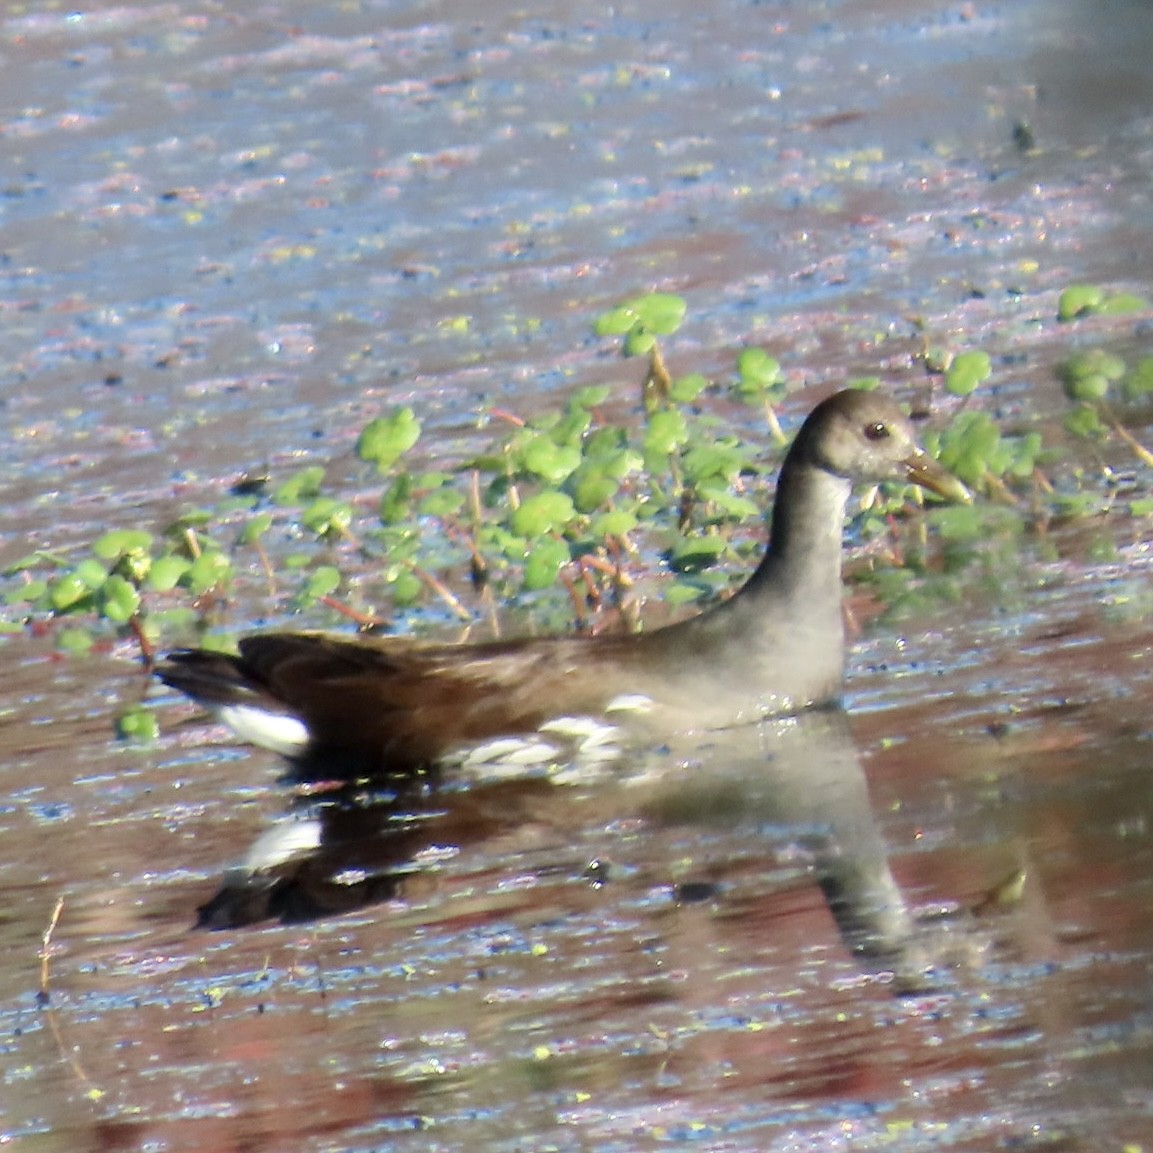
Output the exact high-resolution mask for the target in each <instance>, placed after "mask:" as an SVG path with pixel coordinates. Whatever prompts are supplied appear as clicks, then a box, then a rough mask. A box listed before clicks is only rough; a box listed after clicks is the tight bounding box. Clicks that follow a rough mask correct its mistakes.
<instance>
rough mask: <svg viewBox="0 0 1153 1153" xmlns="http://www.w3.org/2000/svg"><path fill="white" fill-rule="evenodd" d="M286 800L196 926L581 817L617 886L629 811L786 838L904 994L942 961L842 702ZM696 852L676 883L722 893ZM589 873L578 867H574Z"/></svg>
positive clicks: (847, 933)
mask: <svg viewBox="0 0 1153 1153" xmlns="http://www.w3.org/2000/svg"><path fill="white" fill-rule="evenodd" d="M339 775H340V774H339V773H334V777H335V776H339ZM290 808H291V811H290V812H289V813H288V814H286V816H285V817H284V818H282V819H281V820H279V821H277V822H276V823H275V824H273V825H272V827H271V828H270V829H269V830H268V831H267V832H266V833H264V834H263V835H262V836H260V837H259V838H258V839H257V840H256V841H255V842H254V843H253V845H252V846H251V847H250V849H249V850H248V852H247V853H246V854H245V855H244V857H243V859H242V860H240V861H239V862H238V863H237V864H236V865H234V866H233V867H232V868H230V869H229V870H228V871H227V872H226V873H225V875H224V877H223V879H222V883H221V886H220V889H219V891H218V892H217V893H216V895H215V896H214V897H213V898H212V899H211V900H210V901H208V902H207V903H206V904H205V905H203V906H202V907H201V909H200V919H199V925H200V926H201V927H205V928H211V929H226V928H229V929H234V928H239V927H241V926H246V925H252V924H257V923H260V922H263V921H267V920H270V919H272V920H277V921H280V922H282V923H296V922H303V921H310V920H315V919H318V918H323V917H329V916H334V915H339V914H343V913H348V912H351V911H353V910H356V909H361V908H364V907H366V906H371V905H374V904H379V903H382V902H387V901H390V900H393V899H395V898H398V897H403V896H404V895H405V893H406V890H407V886H408V885H409V884H410V882H412V881H413V880H414V879H415V878H417V877H420V876H422V875H427V874H428V873H430V872H432V873H435V871H436V869H437V866H438V863H440V862H442V861H443V859H444V857H445V856H446V855H449V856H460V855H465V854H468V853H469V852H470V851H471V852H479V851H483V850H484V849H485V847H486V845H490V844H492V843H493V842H495V841H496V840H497V839H500V838H506V837H509V836H511V835H514V834H515V833H516V832H517V830H518V829H523V828H525V827H526V826H530V825H531V826H532V828H533V829H534V830H536V836H537V838H538V840H539V839H540V837H541V833H540V830H542V829H543V830H546V832H545V833H544V834H543V836H544V839H545V840H546V841H549V840H550V839H551V843H553V844H565V843H566V842H569V841H571V840H572V839H573V837H572V831H573V821H574V816H576V817H577V819H579V820H580V821H581V823H582V827H583V830H584V832H585V833H586V836H584V837H583V838H582V841H583V843H587V840H588V836H587V834H588V833H589V832H590V831H591V834H592V836H593V838H594V840H595V839H596V837H597V831H598V830H600V829H603V830H604V838H605V843H604V846H603V853H601V854H598V860H597V862H596V863H595V864H594V865H593V866H591V867H590V868H588V869H586V870H584V880H585V882H586V884H587V887H588V889H589V890H590V892H591V891H593V890H597V889H606V890H608V891H609V892H611V888H612V883H613V882H612V876H613V869H612V868H611V867H610V866H609V865H607V864H606V862H609V861H613V862H619V863H621V864H627V863H628V862H627V860H626V859H624V858H622V857H620V856H618V853H617V850H618V848H619V846H615V845H614V844H612V843H611V838H612V833H611V831H610V826H616V827H618V828H619V827H620V822H622V821H625V822H627V821H629V820H636V821H641V822H643V823H644V824H645V825H647V826H648V827H649V828H651V829H653V830H661V829H668V830H673V829H678V828H679V829H686V828H697V829H704V830H709V831H714V832H720V833H724V832H725V831H734V832H742V833H745V834H748V833H750V832H751V833H752V834H753V835H754V836H755V837H761V836H763V837H764V842H765V848H764V851H765V855H766V859H771V858H772V857H774V855H775V854H776V853H777V852H778V851H779V850H780V849H781V846H782V845H783V844H791V845H793V846H795V847H798V848H799V849H800V850H802V851H803V855H804V859H805V860H806V861H807V863H808V867H807V869H806V876H808V877H809V878H811V881H810V882H809V883H815V884H816V885H818V886H819V888H820V890H821V891H822V893H823V895H824V898H825V901H826V903H827V905H828V908H829V910H830V912H831V913H832V915H833V918H834V920H835V922H836V925H837V927H838V929H839V932H840V935H841V938H842V941H843V943H844V947H845V948H846V949H847V950H848V951H849V952H850V953H851V954H852V955H853V956H854V957H855V958H856V959H857V961H858V963H859V965H860V967H861V968H862V970H863V971H865V972H867V973H872V974H879V975H882V976H883V977H884V979H886V980H891V982H892V986H893V988H894V990H895V991H898V992H916V991H920V990H923V989H926V988H931V987H934V986H935V985H936V984H937V983H938V980H939V977H940V974H941V960H942V958H941V953H940V948H939V946H940V941H939V927H938V926H934V927H932V929H926V927H925V926H922V925H919V924H918V923H917V921H916V919H915V918H914V916H913V915H912V913H911V911H910V909H909V907H908V905H907V903H906V901H905V899H904V897H903V896H902V894H901V891H900V889H899V888H898V886H897V884H896V882H895V880H894V878H893V874H892V872H891V870H890V867H889V860H888V852H887V848H886V845H885V842H884V840H883V838H882V835H881V831H880V829H879V827H878V825H877V822H876V820H875V818H874V816H873V812H872V808H871V806H870V799H869V791H868V785H867V781H866V778H865V774H864V771H863V769H862V766H861V764H860V761H859V758H858V756H857V751H856V749H855V747H854V745H853V741H852V737H851V733H850V730H849V724H848V719H847V717H846V716H845V714H844V713H843V712H841V711H840V710H838V709H828V710H810V711H808V712H806V713H804V714H801V715H798V716H795V717H784V718H771V719H766V720H763V721H760V722H757V723H751V724H747V725H738V726H734V727H732V728H727V729H723V730H717V731H711V732H709V733H708V734H707V735H705V736H703V737H700V738H695V739H694V738H692V737H689V736H682V737H679V738H677V739H676V741H675V743H673V744H670V745H668V746H665V747H663V748H662V749H660V750H659V751H658V752H648V753H643V754H642V753H638V755H637V760H636V762H635V763H634V764H633V765H631V766H630V767H629V768H628V769H622V768H620V767H619V766H618V767H615V768H614V770H613V771H612V772H611V773H609V772H606V773H602V774H601V775H600V776H599V779H596V780H594V781H592V782H587V781H586V782H579V783H578V782H573V783H557V781H556V780H555V779H554V778H552V777H550V776H549V775H547V774H544V773H534V774H530V775H527V776H521V777H514V778H512V779H497V780H484V779H473V780H463V781H462V780H461V779H460V777H459V776H458V775H454V776H451V777H449V776H448V775H447V774H446V775H445V776H444V777H442V776H441V775H440V774H438V773H425V774H419V775H415V776H407V777H404V778H400V779H397V780H393V781H388V780H383V781H374V782H373V783H372V785H371V786H368V785H364V786H352V785H344V786H342V787H340V788H339V789H336V790H333V791H331V792H323V793H320V794H319V795H310V796H305V795H299V794H298V795H294V798H293V802H292V804H291V806H290ZM722 843H723V842H722V840H721V839H720V838H717V837H713V838H708V839H705V840H703V841H702V844H705V845H707V846H710V847H713V848H715V847H716V846H718V845H720V844H722ZM706 851H707V850H706ZM624 852H625V853H626V854H627V847H626V848H625V849H624ZM695 864H696V865H697V866H699V868H700V871H701V872H700V876H701V879H700V880H699V881H694V880H689V881H687V882H685V883H683V884H681V885H680V886H679V887H678V889H677V892H678V894H679V895H682V896H683V897H684V899H686V900H692V899H694V898H697V899H699V898H700V897H702V896H710V897H714V898H715V899H717V900H718V901H720V902H722V903H723V902H724V900H725V886H724V884H723V883H722V884H721V885H719V886H713V885H712V884H710V883H708V882H707V880H706V878H707V877H708V876H711V875H712V872H713V870H714V869H716V868H720V869H722V870H723V865H724V862H723V861H710V860H700V861H698V862H695ZM581 872H582V870H581V868H580V867H579V866H578V867H574V869H573V874H574V879H580V877H581Z"/></svg>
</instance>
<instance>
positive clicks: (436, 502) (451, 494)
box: [420, 488, 464, 516]
mask: <svg viewBox="0 0 1153 1153" xmlns="http://www.w3.org/2000/svg"><path fill="white" fill-rule="evenodd" d="M462 508H464V493H462V492H457V491H456V490H455V489H451V488H439V489H436V490H435V491H434V492H430V493H429V494H428V495H427V496H426V497H425V498H424V499H423V500H422V501H421V502H420V514H421V516H455V515H456V514H457V513H459V512H460V510H461V509H462Z"/></svg>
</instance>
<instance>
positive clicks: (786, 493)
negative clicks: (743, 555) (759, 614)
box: [737, 462, 852, 634]
mask: <svg viewBox="0 0 1153 1153" xmlns="http://www.w3.org/2000/svg"><path fill="white" fill-rule="evenodd" d="M851 487H852V486H851V485H850V483H849V481H848V480H846V479H845V478H843V477H839V476H835V475H834V474H833V473H831V472H828V471H827V470H825V469H823V468H818V467H817V466H815V465H812V464H808V463H800V462H797V463H796V464H794V465H793V466H792V467H788V468H785V469H784V471H783V472H782V473H781V479H780V483H779V484H778V486H777V496H776V500H775V501H774V502H773V524H772V533H771V536H770V539H769V550H768V552H766V553H765V556H764V558H763V559H762V560H761V563H760V564H759V565H758V566H757V570H756V572H754V573H753V575H752V577H750V578H749V581H748V583H747V584H746V585H745V586H744V588H742V589H741V591H740V593H738V594H737V595H738V598H747V599H749V600H750V601H753V602H756V603H757V604H758V606H759V605H760V604H761V603H766V604H770V603H771V604H774V605H778V604H780V605H785V606H788V605H793V606H795V607H796V609H797V610H798V612H799V611H800V608H801V606H802V605H803V606H804V613H805V615H806V617H810V618H821V617H824V618H826V619H828V618H831V617H835V619H836V621H837V631H838V634H839V631H840V619H841V550H842V544H843V538H844V529H845V506H846V505H847V504H848V500H849V493H850V491H851ZM781 611H783V610H782V609H775V610H774V612H777V613H779V612H781Z"/></svg>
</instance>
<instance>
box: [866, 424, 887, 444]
mask: <svg viewBox="0 0 1153 1153" xmlns="http://www.w3.org/2000/svg"><path fill="white" fill-rule="evenodd" d="M888 435H889V426H888V425H887V424H885V422H884V421H883V420H875V421H873V423H872V424H867V425H865V439H866V440H885V439H886V438H887V437H888Z"/></svg>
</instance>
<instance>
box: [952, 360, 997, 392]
mask: <svg viewBox="0 0 1153 1153" xmlns="http://www.w3.org/2000/svg"><path fill="white" fill-rule="evenodd" d="M992 371H993V366H992V364H990V362H989V354H988V353H987V352H982V351H981V350H980V349H977V350H974V351H972V352H962V353H960V354H958V355H957V356H955V357H954V358H953V363H952V364H950V365H949V371H948V372H947V373H946V374H945V388H946V389H948V391H949V392H950V393H951V394H952V395H953V396H969V395H970V394H971V393H973V392H974V391H976V388H977V385H979V384H980V383H981V382H982V381H984V380H988V378H989V375H990V374H991V373H992Z"/></svg>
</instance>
